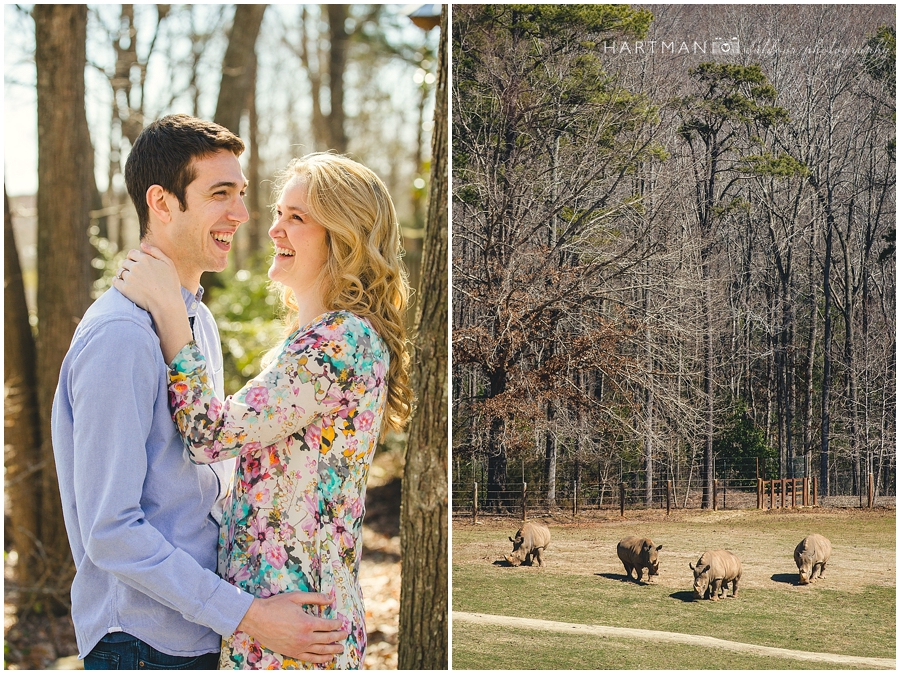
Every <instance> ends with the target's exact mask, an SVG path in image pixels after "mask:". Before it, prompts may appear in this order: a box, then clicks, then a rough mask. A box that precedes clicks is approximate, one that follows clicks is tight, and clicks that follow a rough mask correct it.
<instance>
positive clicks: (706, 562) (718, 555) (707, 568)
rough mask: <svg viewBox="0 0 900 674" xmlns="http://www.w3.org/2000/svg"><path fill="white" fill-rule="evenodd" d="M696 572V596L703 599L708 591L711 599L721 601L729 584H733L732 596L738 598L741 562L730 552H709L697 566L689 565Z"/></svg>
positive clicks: (699, 560) (704, 554) (698, 561)
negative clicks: (720, 598) (720, 597)
mask: <svg viewBox="0 0 900 674" xmlns="http://www.w3.org/2000/svg"><path fill="white" fill-rule="evenodd" d="M688 566H689V567H690V568H691V570H692V571H693V572H694V596H695V597H696V598H697V599H703V597H704V595H705V593H706V591H707V590H709V598H710V599H712V600H713V601H719V596H723V597H724V596H725V591H726V590H727V589H728V584H729V583H731V596H732V597H737V591H738V581H739V580H740V579H741V572H742V568H741V560H740V559H738V558H737V556H735V555H734V554H733V553H731V552H728V550H707V551H706V552H704V553H703V554H702V555H700V559H698V560H697V564H696V566H695V565H694V564H690V563H689V564H688Z"/></svg>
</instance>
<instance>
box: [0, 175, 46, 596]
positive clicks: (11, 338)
mask: <svg viewBox="0 0 900 674" xmlns="http://www.w3.org/2000/svg"><path fill="white" fill-rule="evenodd" d="M3 203H4V217H3V245H4V250H3V278H4V279H5V283H4V285H3V319H4V324H3V325H4V328H3V385H4V389H5V391H4V397H3V425H4V456H5V459H6V460H5V465H6V483H5V487H6V497H7V499H8V503H9V510H8V511H7V512H6V516H7V518H8V519H7V520H6V529H5V532H6V533H5V535H6V537H7V540H5V541H4V550H5V549H8V548H10V547H11V548H12V549H14V550H15V551H16V553H17V554H18V556H19V559H18V562H17V563H16V582H17V584H18V585H19V587H20V588H26V587H35V586H37V585H38V580H39V577H40V576H39V573H40V568H41V567H40V558H39V556H38V547H37V545H36V543H37V542H38V541H40V529H39V527H40V521H39V519H38V515H39V513H40V503H41V481H40V480H39V479H35V474H37V476H39V475H40V470H41V455H40V437H39V435H38V433H39V426H38V419H39V415H38V406H37V389H36V387H35V379H34V375H35V363H36V360H35V348H34V336H33V335H32V334H31V326H30V324H29V321H28V305H27V304H26V302H25V285H24V283H23V282H22V269H21V266H20V264H19V251H18V248H17V247H16V239H15V234H14V232H13V223H12V213H11V212H10V209H9V197H8V196H6V186H5V185H4V186H3ZM35 599H36V598H35V597H34V596H32V595H31V594H30V593H28V592H23V591H21V590H20V592H19V594H18V599H17V601H18V603H19V605H20V606H21V607H23V608H25V607H28V606H30V605H31V604H33V603H34V602H35Z"/></svg>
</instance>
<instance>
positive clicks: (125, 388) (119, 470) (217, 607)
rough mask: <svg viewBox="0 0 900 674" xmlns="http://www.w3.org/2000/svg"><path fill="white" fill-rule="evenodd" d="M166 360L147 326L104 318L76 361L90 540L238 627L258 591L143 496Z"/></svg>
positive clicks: (126, 566)
mask: <svg viewBox="0 0 900 674" xmlns="http://www.w3.org/2000/svg"><path fill="white" fill-rule="evenodd" d="M161 360H162V358H161V356H160V355H159V347H158V346H157V345H156V342H155V339H154V337H153V335H152V334H151V333H149V331H148V329H147V328H146V327H144V326H141V325H139V324H137V323H135V322H131V321H127V320H120V321H114V322H111V323H107V324H105V325H102V326H98V327H97V328H96V330H95V331H94V332H93V333H92V334H91V335H90V337H89V339H88V341H87V343H86V345H85V347H84V349H83V350H82V351H81V352H80V353H79V354H78V355H77V357H76V358H75V359H74V361H73V362H72V366H71V369H70V371H69V393H70V397H71V404H72V413H73V444H74V466H75V471H74V481H75V501H76V505H77V516H78V523H79V528H80V530H81V535H82V545H83V546H84V549H85V551H86V554H87V555H88V556H89V557H90V559H91V561H92V562H93V563H94V564H95V565H96V566H97V567H98V568H100V569H102V570H104V571H107V572H108V573H111V574H113V575H115V576H116V577H117V578H118V579H119V580H121V581H122V582H124V583H126V584H127V585H129V586H131V587H133V588H135V589H137V590H139V591H140V592H142V593H144V594H146V595H148V596H149V597H151V598H153V599H155V600H156V601H158V602H160V603H161V604H163V605H165V606H167V607H169V608H171V609H173V610H176V611H178V612H179V613H181V614H182V615H183V616H184V617H185V618H186V619H187V620H190V621H191V622H195V623H198V624H201V625H205V626H207V627H210V628H211V629H213V630H214V631H216V632H218V633H219V634H231V633H232V632H233V631H234V630H235V628H236V627H237V625H238V623H240V621H241V620H242V619H243V617H244V614H245V613H246V612H247V610H248V608H249V607H250V604H251V603H252V601H253V597H252V596H251V595H249V594H248V593H245V592H242V591H241V590H239V589H238V588H236V587H234V586H232V585H230V584H229V583H227V582H225V581H223V580H222V579H221V578H219V577H218V576H216V574H215V573H214V572H213V571H211V570H209V569H205V568H203V567H202V566H201V565H200V564H199V563H198V562H197V561H196V560H195V559H194V558H193V557H192V556H191V555H190V554H188V553H187V552H185V551H184V550H182V549H180V548H179V547H177V546H176V545H173V543H178V541H168V540H166V538H165V537H164V536H163V534H162V533H161V532H160V531H159V530H158V529H157V528H156V527H155V526H153V525H152V524H151V523H150V522H148V521H147V519H146V517H145V513H144V511H143V507H142V505H141V499H142V495H143V493H144V483H145V480H146V479H147V476H148V454H147V443H148V439H149V438H150V435H151V430H152V423H153V410H154V404H155V402H156V397H157V395H158V394H159V377H160V375H159V371H160V367H161V365H162V362H161ZM158 441H159V440H158V439H157V442H158ZM192 498H194V499H196V498H199V492H198V493H197V494H196V495H191V496H187V495H186V498H185V503H186V505H187V504H190V503H191V499H192ZM165 505H166V504H161V506H165ZM200 526H201V523H199V522H198V525H197V530H198V531H199V529H200Z"/></svg>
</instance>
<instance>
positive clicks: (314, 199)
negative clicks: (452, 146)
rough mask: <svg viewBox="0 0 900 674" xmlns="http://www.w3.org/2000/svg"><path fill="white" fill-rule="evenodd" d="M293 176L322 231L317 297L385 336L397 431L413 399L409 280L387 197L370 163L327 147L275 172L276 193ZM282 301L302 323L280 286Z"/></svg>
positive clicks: (290, 318) (391, 420) (290, 322)
mask: <svg viewBox="0 0 900 674" xmlns="http://www.w3.org/2000/svg"><path fill="white" fill-rule="evenodd" d="M295 178H297V179H299V180H302V181H303V183H304V184H305V185H306V204H307V207H308V210H309V214H310V215H311V216H312V217H313V218H314V219H315V220H316V221H317V222H318V223H319V224H321V225H322V226H323V227H324V228H325V230H326V232H327V237H326V238H327V242H328V250H329V255H328V258H327V261H326V263H325V268H324V269H323V273H322V290H323V304H324V305H325V308H326V309H327V310H328V311H337V310H346V311H350V312H352V313H354V314H356V315H357V316H360V317H363V318H367V319H368V320H369V322H370V323H371V324H372V327H374V328H375V331H376V332H377V333H378V334H379V336H380V337H381V338H382V339H383V340H384V342H385V344H386V345H387V348H388V351H389V353H390V367H389V369H388V401H387V402H388V409H387V412H386V414H385V419H386V421H387V425H388V428H391V429H394V430H401V429H402V428H403V427H404V426H405V425H406V422H407V421H408V420H409V416H410V414H411V412H412V403H413V392H412V389H411V388H410V386H409V352H408V349H407V344H408V341H407V336H406V324H405V319H406V308H407V300H408V298H409V282H408V280H407V271H406V268H405V267H404V265H403V262H402V260H401V257H402V255H403V249H402V246H401V233H400V225H399V223H398V222H397V214H396V212H395V211H394V204H393V202H392V201H391V196H390V194H388V191H387V188H386V187H385V186H384V183H383V182H381V179H380V178H379V177H378V176H377V175H375V174H374V173H373V172H372V171H371V170H369V169H368V168H366V167H365V166H363V165H362V164H359V163H358V162H355V161H353V160H352V159H349V158H348V157H345V156H342V155H339V154H333V153H330V152H315V153H312V154H308V155H306V156H305V157H300V158H298V159H293V160H292V161H291V163H290V164H288V166H287V168H285V169H284V170H283V171H281V172H279V173H278V174H277V176H276V180H275V191H276V194H278V195H280V194H281V193H282V192H283V191H284V188H285V186H286V185H287V184H288V182H290V181H291V180H294V179H295ZM276 201H277V200H276ZM273 212H274V206H273ZM281 300H282V302H283V303H284V306H285V307H286V308H287V310H288V314H287V316H286V317H285V322H286V323H287V330H288V332H292V331H294V330H296V329H297V328H298V327H300V326H299V324H298V323H299V321H298V317H297V313H296V312H297V303H296V301H295V298H294V293H293V291H292V290H291V289H290V288H288V287H286V286H284V287H283V288H282V291H281ZM383 428H384V427H383Z"/></svg>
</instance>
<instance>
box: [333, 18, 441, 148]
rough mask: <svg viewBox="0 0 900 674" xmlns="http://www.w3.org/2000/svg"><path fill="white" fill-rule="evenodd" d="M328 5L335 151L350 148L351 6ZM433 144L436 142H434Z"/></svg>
mask: <svg viewBox="0 0 900 674" xmlns="http://www.w3.org/2000/svg"><path fill="white" fill-rule="evenodd" d="M326 7H327V8H328V38H329V40H328V41H329V44H330V50H329V53H328V91H329V94H330V97H331V110H330V111H329V113H328V135H329V137H330V140H331V148H330V149H332V150H337V151H338V152H346V151H347V133H346V131H345V130H344V70H345V69H346V67H347V43H348V39H347V38H348V36H347V28H346V26H345V23H346V21H347V17H348V16H349V13H350V9H349V5H326ZM432 144H433V143H432Z"/></svg>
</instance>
